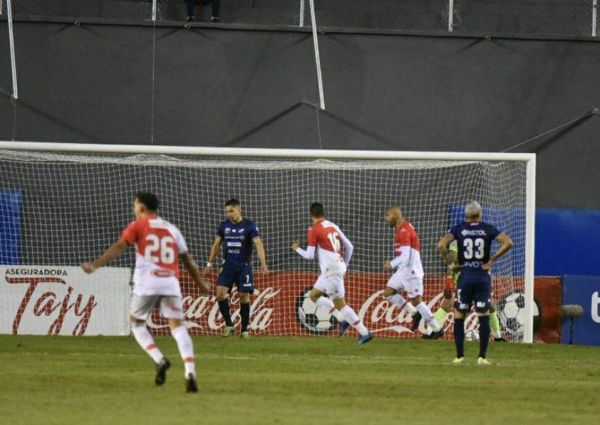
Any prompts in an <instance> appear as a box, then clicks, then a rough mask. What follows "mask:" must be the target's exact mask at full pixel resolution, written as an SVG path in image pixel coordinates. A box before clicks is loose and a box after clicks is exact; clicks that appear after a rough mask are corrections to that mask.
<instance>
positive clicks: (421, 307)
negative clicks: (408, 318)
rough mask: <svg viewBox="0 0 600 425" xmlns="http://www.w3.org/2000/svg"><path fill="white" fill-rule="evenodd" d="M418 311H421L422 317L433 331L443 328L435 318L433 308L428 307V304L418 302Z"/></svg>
mask: <svg viewBox="0 0 600 425" xmlns="http://www.w3.org/2000/svg"><path fill="white" fill-rule="evenodd" d="M417 311H418V312H419V313H421V317H422V318H423V319H424V320H425V322H426V323H427V324H428V325H429V327H430V328H431V329H432V330H433V332H437V331H439V330H440V329H441V326H440V324H439V323H438V322H437V320H435V317H433V314H432V313H431V310H429V307H427V304H425V303H424V302H422V301H421V302H420V303H419V304H417Z"/></svg>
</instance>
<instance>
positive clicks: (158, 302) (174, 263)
mask: <svg viewBox="0 0 600 425" xmlns="http://www.w3.org/2000/svg"><path fill="white" fill-rule="evenodd" d="M157 209H158V198H157V197H156V196H155V195H153V194H151V193H147V192H140V193H138V194H137V195H136V197H135V200H134V213H135V217H136V220H135V221H133V222H132V223H130V224H129V225H128V226H127V227H126V228H125V230H124V231H123V233H122V235H121V238H120V239H119V240H118V241H117V242H115V243H114V244H113V245H111V246H110V247H109V248H108V249H107V250H106V251H105V252H104V253H103V254H102V255H101V256H100V257H99V258H98V259H97V260H96V261H94V262H92V263H84V264H82V268H83V270H85V271H86V272H87V273H92V272H94V271H95V270H96V269H98V268H99V267H102V266H104V265H106V264H108V262H109V261H111V260H112V259H114V258H116V257H117V256H118V255H119V254H121V253H122V252H123V251H124V250H125V249H127V247H129V246H130V245H135V251H136V253H135V257H136V261H135V272H134V274H133V281H134V287H133V297H132V299H131V311H130V320H131V331H132V333H133V336H134V337H135V339H136V341H137V342H138V344H139V345H140V346H141V347H142V348H143V349H144V350H145V351H146V352H147V353H148V354H149V355H150V357H152V359H153V360H154V362H155V363H156V369H157V373H156V379H155V383H156V385H162V384H164V382H165V379H166V372H167V369H168V368H169V367H170V365H171V364H170V363H169V360H167V358H166V357H164V356H163V355H162V353H161V352H160V350H159V349H158V347H157V346H156V344H155V342H154V338H152V335H151V334H150V332H148V329H147V328H146V320H147V319H148V316H149V315H150V313H151V312H152V309H153V308H154V307H155V306H157V307H160V313H161V315H162V316H163V317H164V318H166V319H168V321H169V327H170V328H171V334H172V335H173V338H175V341H176V342H177V347H178V348H179V353H180V354H181V357H182V359H183V362H184V365H185V378H186V389H187V391H188V392H197V391H198V387H197V384H196V368H195V364H194V346H193V343H192V339H191V338H190V336H189V334H188V331H187V329H186V327H185V326H184V324H183V303H182V300H181V289H180V287H179V259H181V261H182V262H183V265H184V266H185V268H186V269H187V271H188V272H189V274H190V275H191V276H192V278H193V279H194V280H195V281H196V283H197V284H198V285H199V287H200V289H201V291H202V292H204V293H208V292H209V291H210V286H209V285H208V284H207V283H206V282H205V281H204V279H202V277H201V275H200V271H199V270H198V266H197V265H196V263H195V261H194V259H193V258H192V256H191V255H190V253H189V252H188V249H187V245H186V243H185V239H184V238H183V236H182V234H181V232H180V231H179V229H178V228H177V227H175V226H174V225H172V224H171V223H169V222H167V221H165V220H163V219H162V218H160V217H159V216H158V215H157V213H156V211H157Z"/></svg>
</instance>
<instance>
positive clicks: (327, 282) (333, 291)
mask: <svg viewBox="0 0 600 425" xmlns="http://www.w3.org/2000/svg"><path fill="white" fill-rule="evenodd" d="M314 288H315V289H318V290H319V291H321V292H324V293H326V294H327V295H328V296H329V297H330V298H331V299H332V300H337V299H338V298H343V297H344V295H345V294H346V291H345V290H344V275H343V274H332V275H329V276H325V275H321V276H319V278H318V279H317V281H316V282H315V286H314Z"/></svg>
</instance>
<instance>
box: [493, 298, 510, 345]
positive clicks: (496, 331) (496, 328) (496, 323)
mask: <svg viewBox="0 0 600 425" xmlns="http://www.w3.org/2000/svg"><path fill="white" fill-rule="evenodd" d="M490 332H491V333H492V338H494V341H496V342H506V340H505V339H504V338H502V333H501V332H500V320H498V313H497V310H496V304H495V303H494V300H492V302H491V303H490Z"/></svg>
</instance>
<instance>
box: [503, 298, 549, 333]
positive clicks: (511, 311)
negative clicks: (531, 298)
mask: <svg viewBox="0 0 600 425" xmlns="http://www.w3.org/2000/svg"><path fill="white" fill-rule="evenodd" d="M539 314H540V313H539V308H538V306H537V303H535V302H534V303H533V316H534V320H535V318H536V317H539ZM498 318H499V319H500V322H501V323H502V327H503V328H504V329H505V330H506V332H507V333H508V334H509V335H512V336H514V337H517V338H523V334H524V333H525V322H526V320H527V316H526V312H525V295H523V293H522V292H513V293H512V294H509V295H507V296H506V297H505V298H504V299H503V300H501V301H500V302H499V303H498Z"/></svg>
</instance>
